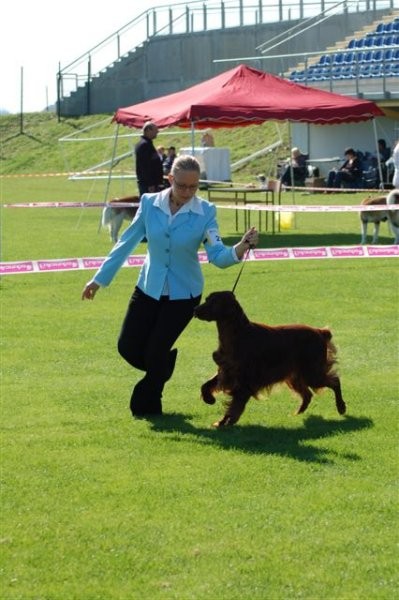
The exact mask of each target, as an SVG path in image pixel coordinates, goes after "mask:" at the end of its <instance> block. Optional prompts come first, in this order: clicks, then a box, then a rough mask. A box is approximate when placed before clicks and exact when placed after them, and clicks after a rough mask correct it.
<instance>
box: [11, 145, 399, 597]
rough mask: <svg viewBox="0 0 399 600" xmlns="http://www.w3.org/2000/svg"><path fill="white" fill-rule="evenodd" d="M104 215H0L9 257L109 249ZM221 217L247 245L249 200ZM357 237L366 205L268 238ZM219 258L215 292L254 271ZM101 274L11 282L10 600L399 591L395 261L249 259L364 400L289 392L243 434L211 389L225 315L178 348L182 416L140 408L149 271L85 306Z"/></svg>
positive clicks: (123, 279) (276, 310) (69, 190)
mask: <svg viewBox="0 0 399 600" xmlns="http://www.w3.org/2000/svg"><path fill="white" fill-rule="evenodd" d="M43 135H44V134H43ZM50 147H51V146H50ZM6 149H7V148H6ZM53 151H54V152H55V150H53ZM10 160H12V159H10ZM46 168H56V167H55V166H54V165H49V164H47V165H46ZM22 170H23V169H22ZM9 172H10V171H9ZM26 172H27V171H26ZM0 181H1V185H2V188H1V190H2V193H1V196H2V203H11V202H24V201H30V202H38V201H51V200H54V201H59V200H79V201H84V200H94V199H95V200H98V201H102V200H103V193H104V183H97V184H95V185H93V184H92V183H91V182H71V181H67V180H66V179H65V178H48V179H45V178H33V179H27V178H26V179H23V178H22V179H17V178H15V179H13V178H3V179H1V180H0ZM283 200H285V197H283ZM287 201H290V195H288V196H287ZM325 201H326V200H325V197H322V196H316V195H311V196H309V195H306V196H302V195H301V194H298V195H297V197H296V202H297V203H303V204H309V203H311V202H313V203H316V204H318V203H321V202H325ZM328 201H329V202H334V203H338V202H342V203H344V204H352V203H355V202H359V201H360V198H359V197H358V196H356V195H350V194H345V195H342V197H341V196H339V197H338V196H329V197H328ZM100 212H101V211H100V210H99V209H10V208H7V209H2V212H1V217H2V249H3V250H2V251H3V253H2V260H3V261H11V260H23V259H38V258H67V257H79V256H104V255H105V254H107V253H108V251H109V249H110V242H109V239H108V236H107V233H106V232H105V231H103V230H101V231H100V232H98V224H99V218H100ZM219 221H220V226H221V231H222V235H223V237H224V239H225V241H227V242H228V243H233V242H235V241H236V240H237V239H238V237H239V234H237V232H236V231H235V225H234V213H233V212H232V211H228V210H220V211H219ZM381 229H382V230H381V234H382V235H381V242H382V243H383V244H390V243H391V241H392V237H391V235H390V234H389V233H388V230H387V227H386V226H385V227H384V226H382V228H381ZM359 238H360V233H359V218H358V215H357V214H356V213H342V214H322V215H321V214H313V213H312V214H306V215H305V214H300V215H298V216H297V217H296V219H295V227H294V228H292V229H290V230H288V231H284V232H281V233H280V234H276V235H275V236H272V235H271V234H270V233H265V232H262V235H261V242H260V244H259V246H260V247H265V248H266V247H272V246H273V247H285V246H293V245H301V246H313V245H319V244H321V245H328V244H353V243H358V242H359ZM144 250H145V247H144V246H143V247H141V248H139V249H138V252H139V253H140V252H142V251H144ZM203 269H204V274H205V277H206V289H205V294H206V293H209V292H211V291H214V290H222V289H231V288H232V287H233V284H234V282H235V279H236V276H237V273H238V269H239V267H233V268H231V269H228V270H225V271H220V270H218V269H216V268H215V267H212V266H209V265H204V267H203ZM90 276H91V272H88V271H78V272H65V273H58V274H57V273H54V274H29V275H16V276H7V277H4V278H3V279H2V287H1V327H2V336H1V343H2V351H1V362H2V378H1V396H2V411H1V413H2V440H1V466H2V469H1V470H2V504H1V506H2V510H1V535H0V538H1V539H0V542H1V553H0V561H1V586H0V597H1V598H2V599H4V600H14V599H15V600H16V599H20V600H28V599H29V600H33V599H35V600H66V599H67V600H72V599H73V600H94V599H96V600H97V599H98V600H133V599H134V600H136V599H137V600H142V599H143V600H157V599H174V600H191V599H193V600H194V599H195V600H227V599H229V600H255V599H259V600H266V599H267V600H269V599H270V600H271V599H276V600H286V599H287V600H288V599H291V598H292V599H297V598H298V599H299V598H304V599H308V600H313V599H317V600H319V599H320V600H321V599H326V600H327V599H328V600H330V599H340V600H341V599H342V600H354V599H359V600H360V599H362V600H364V599H367V600H368V599H387V600H388V599H389V600H391V599H392V598H394V597H395V596H396V593H397V589H398V575H397V573H398V560H397V542H398V535H397V531H398V527H397V526H398V519H397V514H398V512H397V510H398V488H397V476H398V444H397V439H398V438H397V434H398V431H397V430H398V425H397V424H398V409H397V399H398V391H399V390H398V375H399V373H398V341H399V331H398V322H399V320H398V316H399V315H398V300H399V298H398V296H399V289H398V266H397V259H394V258H393V259H357V260H352V259H349V260H314V261H311V260H302V261H299V260H298V261H290V262H248V263H247V264H246V265H245V268H244V270H243V273H242V276H241V279H240V282H239V284H238V287H237V290H236V295H237V298H238V300H239V301H240V303H241V304H242V305H243V307H244V309H245V311H246V312H247V314H248V315H249V316H250V318H252V319H253V320H258V321H263V322H267V323H269V324H278V323H290V322H303V323H308V324H310V325H314V326H329V327H331V329H332V331H333V334H334V340H335V343H336V345H337V347H338V352H339V359H340V364H339V369H340V374H341V379H342V386H343V394H344V398H345V401H346V403H347V406H348V412H347V415H346V416H345V417H340V416H339V415H338V414H337V413H336V410H335V406H334V401H333V396H332V394H331V393H330V392H329V391H326V392H325V393H323V394H320V395H319V396H317V397H316V398H315V399H314V400H313V402H312V404H311V405H310V407H309V409H308V411H307V412H306V413H305V415H303V416H293V413H294V410H295V408H296V406H297V404H298V400H297V399H296V398H294V397H293V396H292V394H291V393H290V392H289V390H288V389H287V388H286V387H283V386H281V387H278V388H276V389H274V390H273V392H272V393H271V395H270V397H268V398H266V397H265V398H264V399H262V400H260V401H255V400H251V401H250V403H249V404H248V407H247V410H246V411H245V413H244V415H243V417H242V418H241V420H240V422H239V424H238V425H237V426H235V427H234V428H231V429H229V430H226V431H218V430H214V429H213V428H212V427H211V423H212V422H214V421H215V420H216V419H217V418H218V417H219V416H220V415H221V414H222V411H223V398H222V397H221V398H220V399H219V401H218V403H217V404H216V405H215V406H211V407H210V406H207V405H205V404H203V403H202V402H201V401H200V399H199V388H200V385H201V384H202V383H203V382H204V380H205V379H206V378H208V377H209V376H211V375H212V374H213V371H214V364H213V362H212V358H211V354H212V351H213V350H214V349H215V348H216V343H217V335H216V328H215V325H214V323H204V322H200V321H196V320H194V321H193V322H192V323H191V324H190V325H189V327H188V328H187V330H186V331H185V332H184V334H183V335H182V337H181V338H180V340H179V341H178V343H177V346H178V348H179V355H178V360H177V366H176V371H175V374H174V377H173V378H172V380H171V381H170V382H169V383H168V384H167V386H166V388H165V394H164V410H165V413H166V414H165V416H164V417H162V418H158V419H154V420H153V421H146V420H133V419H132V418H131V416H130V412H129V409H128V402H129V397H130V391H131V388H132V386H133V385H134V383H135V382H136V380H137V379H138V377H139V374H138V373H136V372H135V371H132V370H131V369H130V368H129V367H128V366H127V365H126V364H125V363H124V362H123V361H122V359H121V358H120V357H119V356H118V354H117V351H116V339H117V336H118V333H119V327H120V324H121V320H122V318H123V316H124V312H125V308H126V305H127V302H128V299H129V295H130V293H131V291H132V289H133V286H134V282H135V279H136V277H137V271H136V270H135V269H133V268H131V269H122V270H121V271H120V273H119V274H118V276H117V277H116V279H115V281H114V282H113V284H112V286H110V287H109V288H107V289H105V290H101V292H100V293H99V294H98V295H97V297H96V299H95V301H94V302H82V301H81V299H80V295H81V291H82V288H83V285H84V283H85V282H86V280H87V279H88V278H89V277H90Z"/></svg>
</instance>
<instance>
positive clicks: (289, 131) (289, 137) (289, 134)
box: [288, 121, 296, 229]
mask: <svg viewBox="0 0 399 600" xmlns="http://www.w3.org/2000/svg"><path fill="white" fill-rule="evenodd" d="M288 143H289V146H290V148H289V150H290V159H289V160H290V175H291V198H292V204H295V181H294V167H293V165H292V161H291V148H292V132H291V121H288ZM293 221H294V229H296V212H294V218H293Z"/></svg>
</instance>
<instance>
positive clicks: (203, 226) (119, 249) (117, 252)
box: [93, 189, 239, 300]
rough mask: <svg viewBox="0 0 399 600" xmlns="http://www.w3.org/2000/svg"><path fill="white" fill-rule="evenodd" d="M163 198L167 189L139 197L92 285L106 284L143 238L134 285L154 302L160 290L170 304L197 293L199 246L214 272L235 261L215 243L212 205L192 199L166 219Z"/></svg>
mask: <svg viewBox="0 0 399 600" xmlns="http://www.w3.org/2000/svg"><path fill="white" fill-rule="evenodd" d="M169 194H170V189H167V190H163V191H162V192H159V193H157V194H144V195H143V196H142V197H141V202H140V206H139V209H138V211H137V213H136V216H135V218H134V219H133V221H132V223H131V224H130V225H129V227H127V229H126V230H125V231H124V232H123V234H122V236H121V238H120V240H119V241H118V242H117V243H116V244H115V246H114V247H113V248H112V250H111V252H110V253H109V255H108V257H107V258H106V259H105V261H104V262H103V264H102V266H101V267H100V269H99V270H98V271H97V273H96V274H95V276H94V278H93V281H95V282H96V283H98V284H99V285H101V286H107V285H109V284H110V283H111V281H112V279H113V278H114V276H115V275H116V273H117V271H118V270H119V269H120V267H121V266H122V265H123V263H124V262H125V260H126V259H127V258H128V256H129V255H130V254H131V252H132V251H133V250H134V249H135V248H136V247H137V246H138V244H139V243H140V242H141V240H142V239H143V237H146V238H147V254H146V257H145V261H144V264H143V266H142V267H141V270H140V273H139V277H138V281H137V286H138V287H139V289H140V290H142V291H143V292H144V293H145V294H147V295H148V296H151V297H152V298H155V299H159V297H160V296H161V295H162V293H165V292H164V290H165V289H167V291H168V294H169V297H170V298H171V299H172V300H179V299H184V298H190V297H195V296H199V295H200V294H201V293H202V290H203V286H204V279H203V275H202V271H201V267H200V264H199V261H198V254H197V253H198V249H199V248H200V246H201V244H203V245H204V248H205V251H206V253H207V256H208V260H209V262H210V263H213V264H214V265H216V266H217V267H220V268H225V267H230V266H231V265H233V264H235V263H237V262H239V259H238V258H237V256H236V253H235V250H234V248H233V247H228V246H225V245H224V244H223V242H222V240H221V238H220V235H219V230H218V224H217V221H216V207H215V206H214V205H213V204H211V203H210V202H208V201H207V200H203V199H202V198H199V197H198V196H194V198H192V199H191V200H190V202H188V203H187V204H186V205H184V206H183V207H182V208H181V209H180V210H179V211H178V212H177V213H176V214H175V215H174V216H173V217H172V216H171V214H170V211H169Z"/></svg>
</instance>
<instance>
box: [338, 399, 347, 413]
mask: <svg viewBox="0 0 399 600" xmlns="http://www.w3.org/2000/svg"><path fill="white" fill-rule="evenodd" d="M337 411H338V413H339V414H340V415H344V414H345V413H346V404H345V402H339V403H337Z"/></svg>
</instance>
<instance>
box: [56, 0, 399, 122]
mask: <svg viewBox="0 0 399 600" xmlns="http://www.w3.org/2000/svg"><path fill="white" fill-rule="evenodd" d="M398 7H399V1H398V0H364V1H363V0H357V1H356V2H351V1H350V0H347V1H335V2H329V1H328V0H315V1H312V2H307V1H306V0H290V1H284V0H271V1H267V2H266V1H265V0H238V1H237V0H225V1H224V2H220V1H219V0H206V1H202V0H201V1H199V0H195V1H193V2H186V3H178V4H173V5H172V4H171V5H170V7H158V8H157V9H152V10H150V11H148V10H147V11H144V12H143V13H142V14H141V15H140V16H139V17H138V18H137V19H135V20H133V21H132V22H131V23H128V24H126V26H124V27H123V28H121V29H120V30H118V31H117V32H115V33H114V34H113V35H111V36H109V37H108V38H107V39H106V40H103V41H102V42H100V43H99V44H98V45H97V46H96V47H95V48H91V49H89V50H88V51H87V53H85V54H84V55H82V56H80V57H79V58H78V59H76V60H74V61H73V62H71V63H70V64H69V65H67V66H65V67H63V68H61V67H60V69H59V72H58V74H57V82H58V85H57V89H58V101H57V110H58V114H59V116H75V115H82V114H99V113H107V112H114V111H115V110H116V109H117V108H119V107H121V106H128V105H132V104H136V103H138V102H142V101H145V100H148V99H151V98H154V97H159V96H162V95H165V94H168V93H172V92H176V91H179V90H181V89H183V88H187V87H189V86H191V85H194V84H196V83H199V82H201V81H204V80H206V79H208V78H210V77H212V76H214V75H217V74H218V73H220V72H222V71H224V70H226V69H227V68H230V67H231V66H234V65H235V64H237V63H238V62H245V63H246V64H248V65H249V66H254V67H256V68H261V69H263V70H265V71H267V72H270V73H273V74H277V75H280V76H284V77H287V78H289V79H291V80H292V81H295V82H299V83H302V84H305V85H311V86H316V87H318V88H321V89H327V90H329V91H334V92H337V93H343V94H348V95H356V96H358V97H365V98H369V99H372V100H387V101H389V102H390V103H392V101H393V100H395V99H397V98H399V72H398V68H399V60H398V59H399V31H398V19H399V10H398ZM265 40H266V42H265ZM228 62H230V64H226V63H228ZM231 63H233V64H231Z"/></svg>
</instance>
